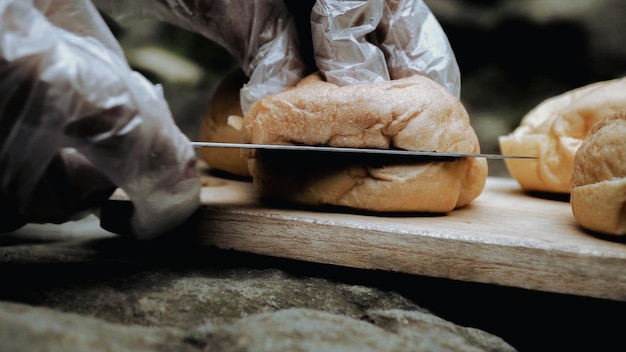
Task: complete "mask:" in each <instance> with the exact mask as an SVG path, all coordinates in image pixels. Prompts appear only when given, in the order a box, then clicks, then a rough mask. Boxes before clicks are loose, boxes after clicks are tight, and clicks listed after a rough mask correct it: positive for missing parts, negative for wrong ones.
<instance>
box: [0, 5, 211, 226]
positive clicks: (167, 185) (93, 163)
mask: <svg viewBox="0 0 626 352" xmlns="http://www.w3.org/2000/svg"><path fill="white" fill-rule="evenodd" d="M0 125H1V126H2V129H1V130H0V170H1V173H0V208H2V209H0V210H6V211H7V212H8V213H5V214H3V216H4V215H6V214H10V215H9V216H10V218H8V217H4V218H3V219H2V221H0V223H1V224H2V225H3V226H4V227H5V228H4V229H3V230H8V229H9V227H18V226H20V225H21V224H23V223H25V222H54V223H60V222H64V221H67V220H69V219H75V218H77V217H81V216H84V215H85V214H88V213H90V212H91V211H92V210H93V209H94V208H95V207H97V206H98V205H99V204H100V203H101V202H102V201H104V200H105V199H107V198H108V197H109V195H110V194H111V192H112V191H113V190H114V189H115V186H119V187H120V188H122V189H123V190H124V191H125V192H126V193H127V194H128V196H129V197H130V199H131V201H132V202H133V204H134V207H135V212H134V215H133V218H132V219H131V226H132V229H133V231H134V233H135V234H136V235H137V236H138V237H139V238H149V237H153V236H156V235H158V234H161V233H163V232H166V231H168V230H170V229H172V228H173V227H174V226H176V225H178V224H179V223H180V222H181V221H183V220H184V219H186V218H187V217H189V216H190V215H191V213H192V212H193V211H194V210H195V209H196V208H197V207H198V205H199V202H200V200H199V194H200V183H199V178H198V176H197V174H196V171H195V167H194V165H195V160H196V159H195V154H194V151H193V148H192V147H191V145H190V143H189V140H188V139H187V138H186V137H185V136H184V135H183V134H182V133H181V132H180V130H179V129H178V127H177V126H176V125H175V123H174V121H173V119H172V116H171V113H170V111H169V108H168V105H167V103H166V102H165V100H164V98H163V94H162V91H161V89H160V87H158V86H153V85H152V84H151V83H149V82H148V81H147V80H146V79H145V78H143V77H142V76H140V75H139V74H137V73H135V72H133V71H132V70H131V69H130V68H129V66H128V64H127V63H126V61H125V59H124V57H123V55H122V50H121V48H120V47H119V46H118V44H117V42H116V41H115V39H114V37H113V35H112V34H111V33H110V31H109V29H108V28H107V26H106V24H105V23H104V21H103V20H102V18H101V17H100V15H99V14H98V12H97V11H96V9H95V8H94V7H93V5H92V4H91V3H90V2H88V1H83V0H65V1H61V0H37V1H33V0H0Z"/></svg>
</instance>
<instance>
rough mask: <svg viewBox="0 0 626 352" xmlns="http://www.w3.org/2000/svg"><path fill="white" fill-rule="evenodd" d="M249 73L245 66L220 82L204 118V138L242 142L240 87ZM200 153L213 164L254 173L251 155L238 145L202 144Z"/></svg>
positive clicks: (244, 174) (242, 173)
mask: <svg viewBox="0 0 626 352" xmlns="http://www.w3.org/2000/svg"><path fill="white" fill-rule="evenodd" d="M246 81H247V77H246V76H245V74H244V73H243V71H242V70H241V69H237V70H234V71H233V72H231V73H230V74H228V75H227V76H226V77H225V78H224V79H223V80H222V81H221V82H220V84H219V85H218V86H217V88H216V89H215V91H214V92H213V95H212V96H211V100H210V102H209V107H208V109H207V112H206V114H205V115H204V117H203V118H202V120H201V122H200V136H199V139H200V141H204V142H226V143H241V123H242V121H243V112H242V111H241V104H240V103H239V90H240V89H241V87H243V85H244V84H245V83H246ZM199 153H200V157H201V158H202V160H204V161H205V162H206V163H207V164H208V166H209V167H210V168H213V169H217V170H221V171H225V172H227V173H230V174H233V175H237V176H242V177H250V172H249V171H248V163H247V158H246V157H245V156H244V155H243V154H242V152H241V150H240V149H236V148H201V149H200V152H199Z"/></svg>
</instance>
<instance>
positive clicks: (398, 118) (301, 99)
mask: <svg viewBox="0 0 626 352" xmlns="http://www.w3.org/2000/svg"><path fill="white" fill-rule="evenodd" d="M243 126H244V127H243V129H242V132H243V138H244V140H245V141H246V142H250V143H273V144H306V145H329V146H334V147H353V148H379V149H387V148H390V147H395V148H400V149H406V150H429V151H434V150H436V151H456V152H467V153H475V152H478V151H479V148H480V147H479V144H478V138H477V136H476V134H475V132H474V130H473V128H472V127H471V125H470V120H469V117H468V114H467V111H466V110H465V108H464V107H463V105H462V104H461V102H460V101H459V100H458V99H457V98H456V97H454V96H453V95H452V94H450V93H449V92H448V91H447V90H445V88H443V87H442V86H441V85H439V84H437V83H435V82H434V81H432V80H431V79H429V78H427V77H423V76H419V75H416V76H412V77H408V78H403V79H398V80H393V81H387V82H378V83H368V84H361V85H350V86H341V87H340V86H337V85H335V84H332V83H328V82H326V81H324V80H323V79H322V78H321V76H320V74H318V73H315V74H311V75H309V76H308V77H306V78H305V79H303V80H302V81H301V82H300V83H299V84H298V85H297V86H296V87H294V88H292V89H290V90H288V91H285V92H282V93H280V94H277V95H274V96H268V97H266V98H264V99H261V100H259V101H257V102H256V103H255V104H254V105H253V106H252V107H251V109H250V111H249V113H248V114H247V115H246V117H245V120H244V124H243Z"/></svg>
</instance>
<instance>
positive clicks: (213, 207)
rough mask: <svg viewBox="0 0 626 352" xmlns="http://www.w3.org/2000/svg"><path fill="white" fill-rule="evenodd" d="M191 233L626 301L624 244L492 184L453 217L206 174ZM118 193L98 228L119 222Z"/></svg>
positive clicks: (555, 206) (335, 260)
mask: <svg viewBox="0 0 626 352" xmlns="http://www.w3.org/2000/svg"><path fill="white" fill-rule="evenodd" d="M202 201H203V206H202V207H201V208H200V209H199V212H198V214H197V215H198V216H197V217H196V218H195V222H196V225H195V226H193V227H192V228H193V229H194V230H193V231H194V233H192V234H191V236H192V237H193V238H194V239H195V240H196V241H197V242H198V243H199V245H207V246H216V247H219V248H224V249H234V250H237V251H245V252H251V253H257V254H263V255H269V256H277V257H283V258H291V259H297V260H304V261H311V262H318V263H325V264H334V265H340V266H348V267H355V268H363V269H373V270H389V271H397V272H404V273H409V274H415V275H424V276H430V277H439V278H448V279H453V280H461V281H468V282H479V283H486V284H494V285H502V286H512V287H518V288H524V289H530V290H539V291H545V292H556V293H564V294H572V295H580V296H588V297H595V298H601V299H609V300H618V301H625V300H626V241H624V240H622V239H619V238H618V239H614V238H604V237H600V236H597V235H595V234H592V233H589V232H587V231H585V230H584V229H582V228H581V227H580V226H579V225H578V224H577V223H576V221H575V220H574V218H573V215H572V211H571V207H570V204H569V202H568V201H567V199H564V200H563V199H561V200H558V199H554V198H551V197H545V196H543V197H542V196H541V195H531V194H526V193H524V192H522V191H521V189H520V188H519V186H518V184H517V183H516V181H515V180H513V179H508V178H493V177H490V178H489V179H488V180H487V185H486V188H485V190H484V192H483V193H482V194H481V195H480V196H479V197H478V198H477V199H476V200H475V201H474V202H473V203H472V204H471V205H470V206H468V207H465V208H462V209H458V210H455V211H453V212H450V213H447V214H431V215H428V214H406V213H403V214H372V213H358V212H354V211H348V210H346V209H337V208H314V209H312V208H308V209H307V208H302V207H299V208H297V207H286V206H284V205H283V206H279V205H267V204H263V203H261V202H260V201H259V200H258V199H257V196H256V193H255V190H254V187H253V186H252V184H251V183H250V182H246V181H236V180H231V179H225V178H219V177H214V176H206V177H205V179H204V187H203V190H202ZM128 206H129V201H128V200H127V199H126V198H125V195H124V194H123V193H122V192H116V194H115V195H114V196H113V197H112V199H111V200H110V201H109V202H108V203H107V205H106V206H105V207H104V208H103V209H102V215H103V216H102V217H101V225H102V227H104V228H105V229H116V228H118V225H119V224H117V223H118V222H125V221H127V220H128V219H124V218H123V217H124V216H123V215H119V214H123V213H124V212H119V210H120V209H122V208H127V207H128Z"/></svg>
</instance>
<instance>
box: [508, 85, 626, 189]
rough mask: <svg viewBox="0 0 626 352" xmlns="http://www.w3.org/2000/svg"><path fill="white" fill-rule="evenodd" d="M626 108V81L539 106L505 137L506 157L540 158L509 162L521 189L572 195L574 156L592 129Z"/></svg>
mask: <svg viewBox="0 0 626 352" xmlns="http://www.w3.org/2000/svg"><path fill="white" fill-rule="evenodd" d="M622 109H626V78H620V79H614V80H609V81H602V82H596V83H593V84H589V85H587V86H583V87H580V88H577V89H574V90H571V91H568V92H565V93H563V94H561V95H558V96H555V97H552V98H550V99H547V100H545V101H543V102H542V103H541V104H539V105H537V107H535V108H534V109H533V110H531V111H530V112H528V114H526V115H525V116H524V117H523V118H522V120H521V122H520V125H519V126H518V127H517V128H516V129H515V130H514V131H513V132H512V133H510V134H509V135H506V136H500V138H499V140H498V141H499V144H500V150H501V152H502V154H517V155H528V156H534V157H537V159H535V160H527V159H524V160H519V159H506V160H505V163H506V166H507V169H508V171H509V173H510V174H511V176H513V177H514V178H515V179H516V180H517V181H518V183H519V184H520V186H521V187H522V189H524V190H527V191H541V192H552V193H569V192H570V179H571V178H572V172H573V170H574V156H575V154H576V151H577V150H578V148H579V147H580V145H581V143H582V142H583V140H584V138H585V137H586V135H587V133H588V132H589V130H590V129H591V127H592V126H593V125H594V124H595V123H596V122H598V121H600V120H602V119H603V118H605V117H607V116H611V115H613V114H615V113H616V112H618V111H620V110H622Z"/></svg>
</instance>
